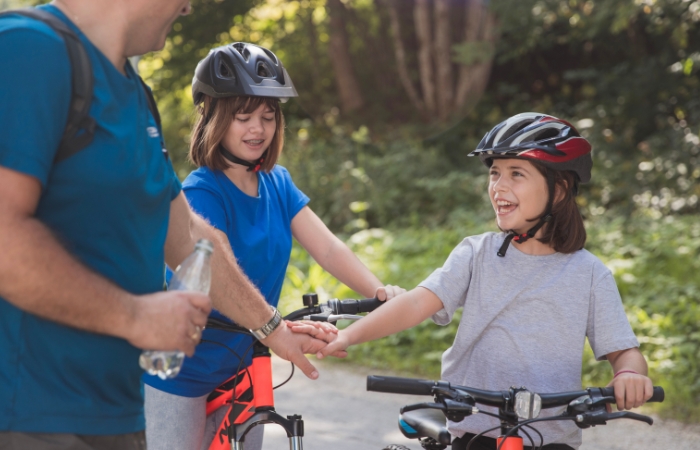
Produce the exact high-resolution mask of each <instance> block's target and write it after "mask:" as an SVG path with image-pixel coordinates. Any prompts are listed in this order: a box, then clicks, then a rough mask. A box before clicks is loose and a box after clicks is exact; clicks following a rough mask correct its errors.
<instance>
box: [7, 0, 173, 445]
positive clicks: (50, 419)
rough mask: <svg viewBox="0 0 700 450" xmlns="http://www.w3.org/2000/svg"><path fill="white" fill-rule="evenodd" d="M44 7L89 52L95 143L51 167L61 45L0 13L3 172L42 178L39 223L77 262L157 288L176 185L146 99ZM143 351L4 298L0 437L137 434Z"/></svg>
mask: <svg viewBox="0 0 700 450" xmlns="http://www.w3.org/2000/svg"><path fill="white" fill-rule="evenodd" d="M42 8H43V9H45V10H47V11H49V12H51V13H53V14H55V15H57V16H58V17H60V18H61V19H62V20H64V21H65V22H66V23H68V24H69V25H70V26H71V27H72V28H73V29H74V30H75V31H76V32H77V33H78V35H79V36H80V39H81V40H82V42H83V44H84V46H85V48H86V50H87V53H88V55H89V57H90V60H91V63H92V67H93V71H94V80H95V85H94V96H93V99H92V105H91V108H90V115H91V116H92V117H93V118H95V120H96V121H97V127H96V129H95V135H94V140H93V141H92V143H91V144H90V145H89V146H88V147H86V148H85V149H83V150H82V151H80V152H78V153H77V154H75V155H73V156H71V157H70V158H68V159H65V160H63V161H62V162H60V163H58V164H56V165H55V166H53V167H52V162H53V159H54V155H55V153H56V150H57V148H58V144H59V142H60V139H61V135H62V134H63V128H64V126H65V123H66V118H67V115H68V105H69V101H70V97H71V92H70V85H71V84H70V83H71V76H70V63H69V59H68V55H67V52H66V47H65V45H64V43H63V41H62V40H61V39H60V38H59V37H58V35H56V34H55V33H54V32H53V30H52V29H51V28H49V27H48V26H47V25H44V24H43V23H41V22H37V21H33V20H31V19H27V18H24V17H20V16H9V17H5V18H2V19H1V20H0V60H2V61H3V64H2V70H0V124H2V125H1V126H2V138H0V165H1V166H3V167H5V168H9V169H12V170H14V171H17V172H20V173H23V174H27V175H31V176H33V177H36V178H37V179H38V180H39V181H40V182H41V185H42V188H43V190H42V197H41V199H40V201H39V204H38V207H37V210H36V218H37V219H39V220H40V221H41V222H43V223H44V224H46V226H48V227H49V228H50V229H51V230H52V232H53V233H54V234H55V235H56V237H57V239H58V240H59V241H60V242H61V244H62V245H63V246H64V247H65V248H66V249H67V251H68V252H70V253H71V254H72V255H73V256H74V257H75V258H76V259H77V260H79V261H80V262H81V263H83V264H84V265H85V266H87V267H89V268H90V270H92V271H94V272H96V273H98V274H100V275H102V276H103V277H105V278H106V279H108V280H110V281H112V282H114V283H115V284H117V285H119V286H121V287H122V288H123V289H124V290H126V291H128V292H131V293H134V294H145V293H150V292H155V291H158V290H160V289H162V285H163V259H164V253H163V246H164V243H165V237H166V234H167V229H168V218H169V212H170V202H171V201H172V199H174V198H175V197H176V196H177V195H178V194H179V192H180V189H181V186H180V183H179V181H178V180H177V177H176V176H175V173H174V171H173V168H172V166H171V164H170V162H169V161H168V160H167V159H166V158H165V157H164V155H163V153H162V151H161V145H160V138H159V137H158V133H154V130H157V128H156V123H155V120H154V119H153V117H152V116H151V114H150V112H149V109H148V106H147V99H146V96H145V93H144V92H143V89H142V87H141V85H140V82H139V80H138V78H137V75H136V74H135V73H134V71H133V69H132V68H131V66H129V65H128V64H127V65H126V73H127V75H126V76H124V75H122V74H121V73H120V72H119V71H118V70H117V69H116V68H115V67H114V66H113V65H112V63H111V62H110V61H109V60H108V59H107V58H106V57H105V56H104V55H103V54H102V53H101V52H100V51H99V50H98V49H97V48H96V47H95V46H93V45H92V44H91V43H90V42H89V41H88V39H87V38H86V37H85V35H83V34H82V33H80V31H79V30H78V29H77V28H76V27H75V26H74V25H73V24H72V23H70V22H69V21H68V19H66V17H65V16H64V15H63V14H62V13H61V12H60V11H59V10H58V9H57V8H55V7H53V6H50V5H48V6H44V7H42ZM149 128H150V130H149ZM49 263H50V261H49ZM100 300H101V299H100V298H95V299H94V301H95V302H99V301H100ZM46 301H51V299H50V298H47V299H46ZM139 354H140V350H139V349H137V348H135V347H133V346H131V345H130V344H129V343H128V342H126V341H125V340H123V339H118V338H116V337H111V336H106V335H98V334H94V333H89V332H86V331H81V330H78V329H75V328H71V327H67V326H63V325H59V324H58V323H55V322H52V321H48V320H44V319H41V318H39V317H37V316H35V315H32V314H30V313H27V312H24V311H22V310H20V309H18V308H16V307H15V306H13V305H12V304H10V303H9V302H7V301H5V300H4V299H2V298H0V430H13V431H24V432H46V433H79V434H96V435H100V434H120V433H131V432H135V431H139V430H142V429H144V425H145V423H144V417H143V397H142V392H141V385H140V377H141V373H142V371H141V370H140V368H139V365H138V357H139Z"/></svg>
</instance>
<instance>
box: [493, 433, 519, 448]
mask: <svg viewBox="0 0 700 450" xmlns="http://www.w3.org/2000/svg"><path fill="white" fill-rule="evenodd" d="M503 439H504V438H503V437H498V438H497V439H496V443H497V444H498V448H500V449H501V450H523V438H521V437H520V436H508V437H507V438H505V441H506V442H505V443H504V444H503V445H501V442H503Z"/></svg>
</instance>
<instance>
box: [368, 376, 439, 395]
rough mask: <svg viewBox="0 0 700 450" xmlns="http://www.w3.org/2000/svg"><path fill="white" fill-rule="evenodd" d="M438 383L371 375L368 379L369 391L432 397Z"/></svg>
mask: <svg viewBox="0 0 700 450" xmlns="http://www.w3.org/2000/svg"><path fill="white" fill-rule="evenodd" d="M436 385H437V382H436V381H431V380H416V379H413V378H398V377H382V376H379V375H369V376H368V377H367V390H368V391H375V392H389V393H391V394H410V395H431V394H432V393H433V387H434V386H436Z"/></svg>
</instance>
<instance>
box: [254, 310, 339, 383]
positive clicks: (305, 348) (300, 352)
mask: <svg viewBox="0 0 700 450" xmlns="http://www.w3.org/2000/svg"><path fill="white" fill-rule="evenodd" d="M300 326H304V327H309V328H308V331H309V332H310V333H311V334H314V333H315V334H317V335H318V336H319V337H321V336H323V337H324V338H327V339H330V337H331V336H334V333H327V332H325V331H323V330H322V329H320V328H317V327H315V326H311V325H304V324H301V325H300ZM314 330H315V331H314ZM262 343H263V344H265V345H266V346H268V347H270V349H271V350H272V351H273V352H275V354H277V355H278V356H279V357H280V358H282V359H286V360H287V361H291V362H292V363H294V364H295V365H296V366H297V367H298V368H299V369H301V371H302V372H304V375H306V376H307V377H309V378H311V379H312V380H315V379H317V378H318V371H317V370H316V368H315V367H314V366H313V364H311V362H309V360H308V359H306V356H304V354H305V353H309V354H316V353H318V351H319V350H321V349H322V348H324V347H325V346H326V342H325V341H323V340H321V339H317V338H316V337H312V336H311V335H310V334H308V333H306V332H298V333H295V332H293V331H292V329H291V328H290V327H289V326H288V325H287V322H282V323H281V324H280V326H278V327H277V329H276V330H275V331H274V332H273V333H272V334H271V335H269V336H268V337H266V338H265V339H263V341H262Z"/></svg>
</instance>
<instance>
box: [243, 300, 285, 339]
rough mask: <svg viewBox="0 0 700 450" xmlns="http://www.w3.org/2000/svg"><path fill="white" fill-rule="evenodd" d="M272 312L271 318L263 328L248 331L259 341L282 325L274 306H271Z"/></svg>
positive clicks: (280, 317)
mask: <svg viewBox="0 0 700 450" xmlns="http://www.w3.org/2000/svg"><path fill="white" fill-rule="evenodd" d="M271 308H272V310H273V311H274V312H275V313H274V314H273V315H272V318H271V319H270V320H269V321H268V322H267V323H266V324H265V325H263V326H261V327H260V328H258V329H256V330H250V332H251V334H252V335H253V336H255V338H256V339H258V340H259V341H261V340H263V339H265V338H266V337H268V336H269V335H271V334H272V332H273V331H275V329H276V328H277V327H278V326H279V325H280V323H282V316H281V315H280V312H279V311H278V310H277V308H275V307H274V306H271Z"/></svg>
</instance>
